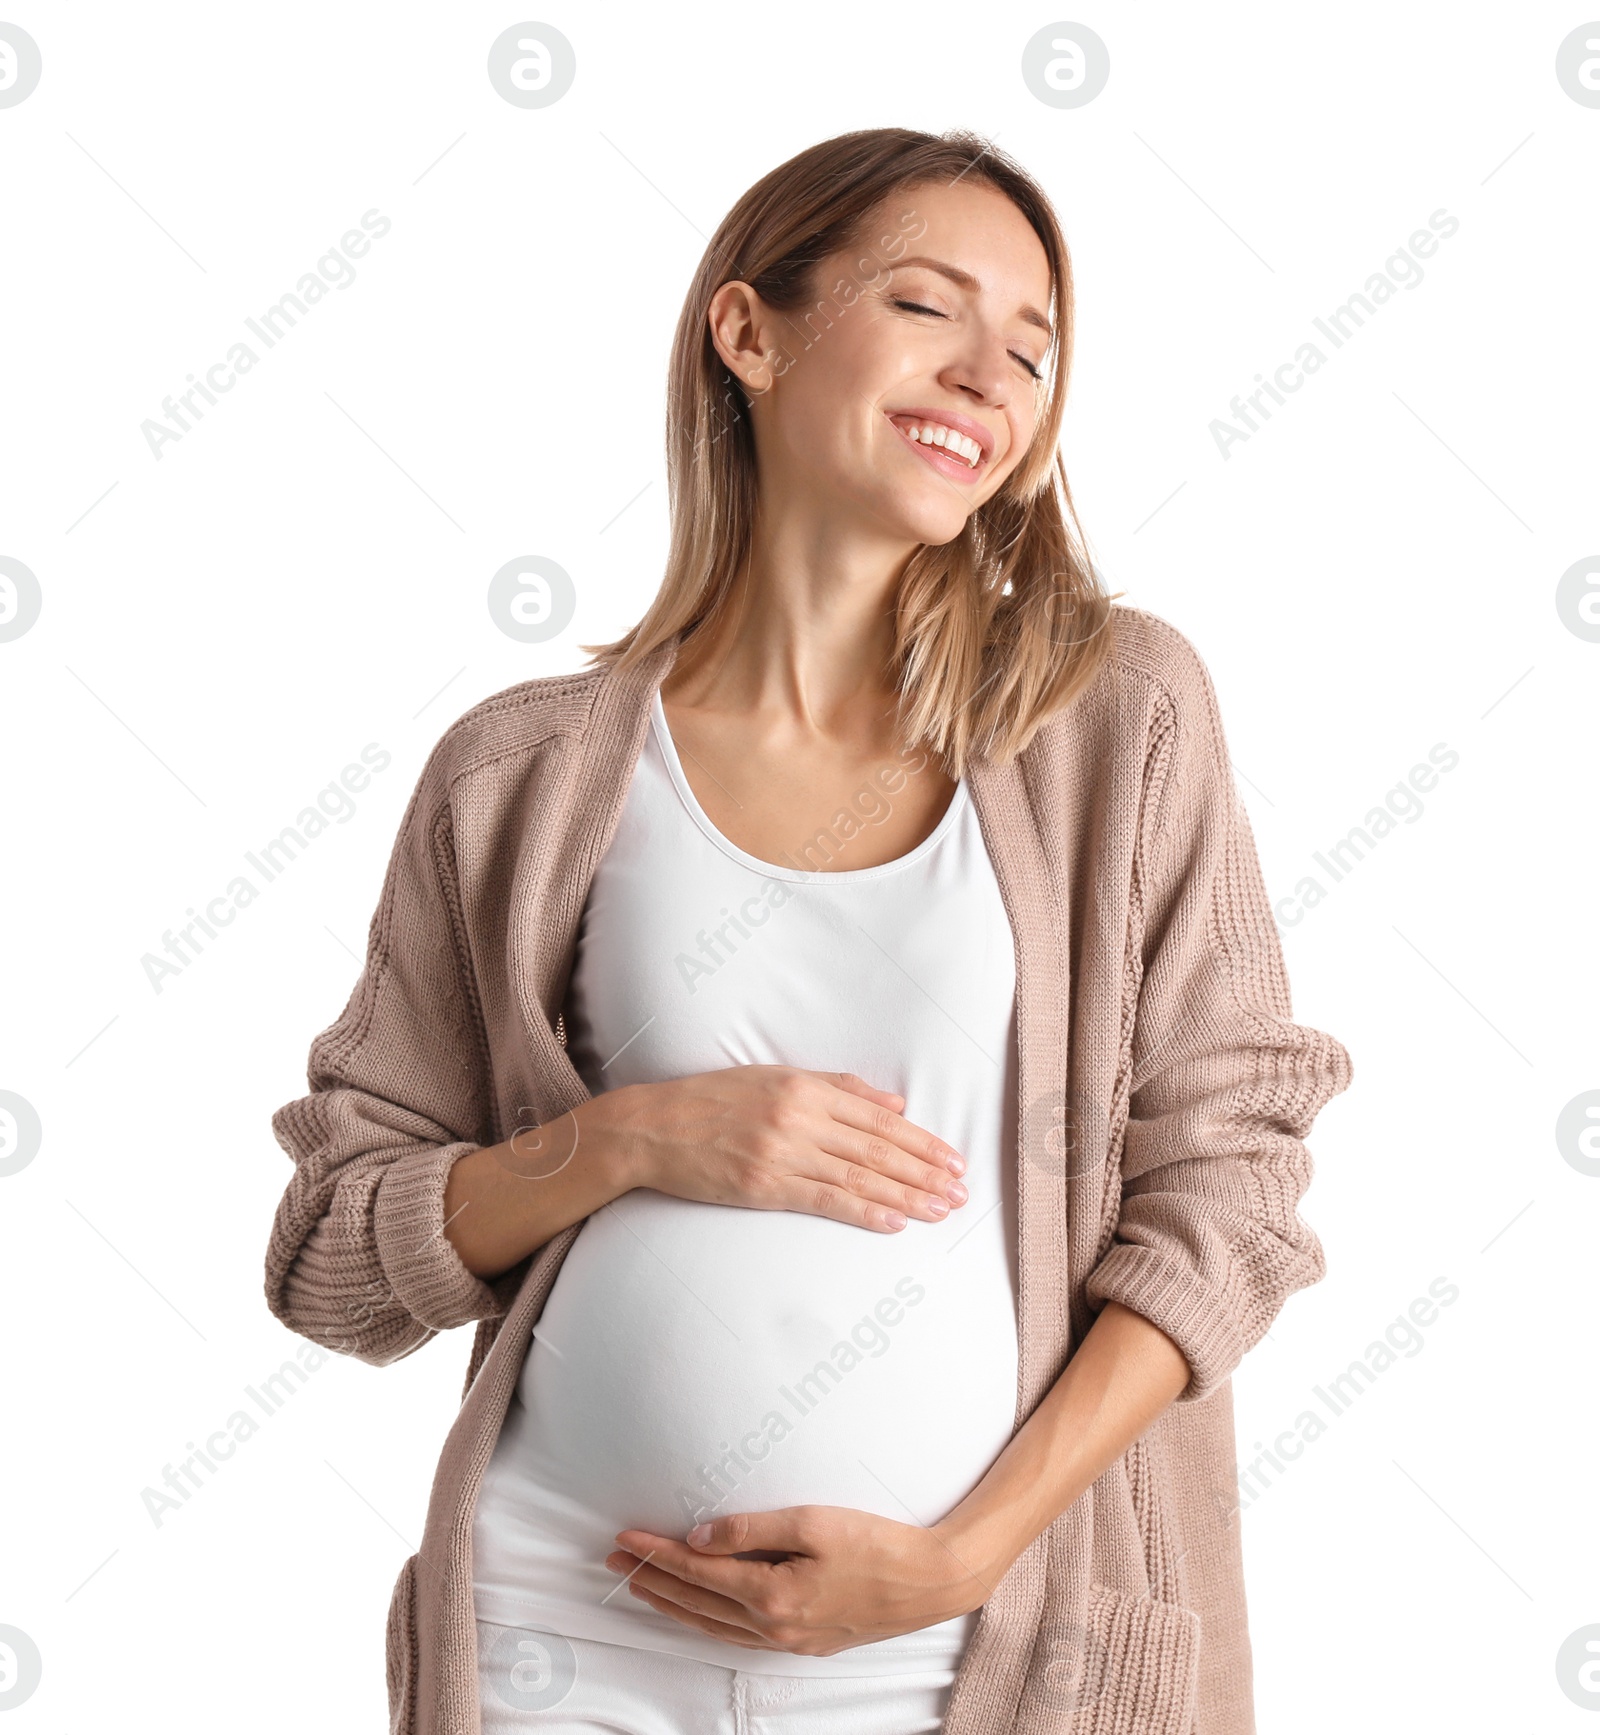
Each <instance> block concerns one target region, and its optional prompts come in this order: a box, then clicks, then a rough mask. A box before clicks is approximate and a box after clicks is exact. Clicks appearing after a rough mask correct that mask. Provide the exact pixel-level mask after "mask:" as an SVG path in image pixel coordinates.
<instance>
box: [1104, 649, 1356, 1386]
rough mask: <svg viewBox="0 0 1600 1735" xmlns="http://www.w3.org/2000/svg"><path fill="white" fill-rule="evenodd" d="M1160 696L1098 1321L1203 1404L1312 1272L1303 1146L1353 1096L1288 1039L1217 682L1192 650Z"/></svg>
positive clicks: (1177, 654)
mask: <svg viewBox="0 0 1600 1735" xmlns="http://www.w3.org/2000/svg"><path fill="white" fill-rule="evenodd" d="M1167 630H1168V631H1169V632H1172V634H1173V638H1174V639H1175V640H1176V641H1177V643H1176V645H1175V646H1174V647H1173V649H1174V655H1173V657H1172V659H1171V661H1172V664H1173V667H1172V669H1171V671H1170V678H1169V679H1168V680H1167V681H1165V682H1163V684H1162V685H1163V690H1162V694H1161V698H1160V701H1159V702H1158V704H1157V706H1156V718H1155V722H1154V724H1153V727H1152V734H1151V740H1150V745H1149V760H1148V762H1147V767H1148V769H1147V776H1148V782H1147V788H1146V798H1145V801H1146V806H1145V818H1144V823H1143V824H1142V825H1141V828H1140V843H1139V846H1138V848H1137V850H1136V855H1135V872H1134V883H1133V898H1132V921H1133V929H1134V932H1133V939H1132V942H1131V951H1132V956H1133V958H1134V968H1135V969H1136V970H1137V972H1138V977H1139V990H1138V998H1137V1002H1136V1010H1135V1015H1134V1023H1133V1033H1132V1056H1131V1063H1132V1072H1131V1077H1130V1084H1129V1107H1128V1124H1127V1131H1126V1138H1125V1141H1124V1145H1123V1154H1122V1175H1121V1181H1122V1196H1121V1205H1120V1212H1119V1216H1118V1220H1117V1223H1116V1228H1115V1234H1114V1239H1113V1241H1112V1243H1111V1245H1110V1246H1109V1247H1108V1248H1107V1249H1106V1251H1105V1253H1104V1255H1103V1257H1102V1258H1101V1259H1100V1261H1099V1262H1098V1263H1097V1265H1096V1266H1095V1268H1094V1270H1093V1271H1092V1272H1091V1274H1090V1276H1089V1280H1088V1286H1087V1293H1088V1296H1089V1299H1090V1302H1091V1303H1092V1304H1096V1305H1098V1304H1099V1303H1103V1302H1106V1301H1119V1302H1121V1303H1122V1304H1123V1305H1124V1306H1126V1307H1128V1308H1131V1309H1132V1310H1133V1311H1134V1312H1136V1313H1138V1314H1141V1315H1143V1316H1144V1317H1145V1318H1147V1319H1149V1320H1150V1321H1151V1322H1152V1323H1153V1324H1155V1325H1157V1326H1159V1327H1160V1328H1161V1330H1162V1331H1164V1332H1165V1333H1166V1334H1167V1336H1168V1337H1170V1338H1171V1339H1172V1340H1173V1342H1174V1343H1175V1344H1177V1346H1178V1348H1179V1349H1181V1350H1182V1351H1183V1353H1184V1356H1185V1357H1186V1358H1187V1360H1188V1363H1189V1370H1190V1377H1189V1382H1188V1384H1187V1385H1186V1386H1185V1388H1184V1390H1183V1391H1182V1392H1181V1393H1180V1394H1179V1400H1178V1401H1179V1402H1193V1401H1195V1400H1198V1399H1203V1398H1206V1397H1208V1396H1210V1395H1211V1393H1212V1392H1214V1391H1215V1390H1216V1389H1217V1387H1218V1386H1219V1385H1221V1384H1222V1382H1223V1381H1224V1380H1226V1379H1227V1378H1228V1376H1229V1375H1230V1374H1231V1373H1232V1372H1233V1370H1234V1369H1235V1368H1236V1367H1237V1366H1238V1364H1239V1362H1240V1360H1241V1359H1242V1358H1243V1356H1244V1354H1245V1352H1246V1351H1247V1350H1249V1349H1250V1348H1252V1347H1253V1346H1254V1345H1255V1343H1256V1342H1258V1341H1259V1339H1260V1338H1261V1337H1262V1336H1263V1335H1264V1334H1265V1332H1266V1330H1267V1328H1268V1327H1269V1326H1270V1325H1271V1323H1272V1321H1273V1319H1274V1318H1275V1317H1276V1315H1277V1313H1278V1311H1279V1310H1280V1309H1281V1308H1282V1306H1283V1304H1284V1302H1285V1301H1286V1300H1287V1299H1288V1297H1289V1296H1290V1295H1291V1294H1292V1293H1293V1292H1294V1291H1295V1290H1298V1289H1303V1288H1305V1287H1307V1286H1308V1285H1310V1284H1313V1283H1315V1282H1317V1281H1318V1280H1319V1279H1320V1278H1321V1277H1322V1276H1323V1274H1324V1270H1325V1264H1324V1258H1323V1251H1322V1246H1321V1243H1320V1242H1319V1240H1318V1238H1317V1236H1316V1234H1315V1233H1314V1232H1313V1230H1312V1229H1311V1228H1310V1227H1309V1226H1308V1225H1307V1224H1306V1223H1305V1222H1304V1221H1303V1220H1302V1219H1301V1217H1300V1216H1299V1214H1298V1210H1297V1207H1298V1205H1299V1202H1300V1198H1301V1195H1302V1194H1303V1193H1304V1192H1305V1190H1306V1188H1307V1186H1308V1185H1309V1184H1310V1180H1311V1156H1310V1152H1309V1151H1308V1150H1307V1148H1306V1145H1305V1143H1304V1140H1305V1136H1306V1134H1307V1132H1308V1131H1309V1130H1310V1127H1311V1123H1312V1121H1313V1119H1314V1118H1315V1116H1316V1114H1317V1111H1318V1110H1319V1109H1320V1108H1321V1107H1322V1106H1323V1104H1324V1103H1326V1102H1327V1101H1328V1100H1329V1099H1330V1098H1331V1097H1333V1096H1335V1095H1337V1094H1338V1093H1339V1092H1340V1091H1342V1090H1344V1089H1345V1088H1346V1087H1347V1086H1348V1085H1349V1083H1350V1081H1351V1077H1352V1067H1351V1061H1350V1056H1349V1054H1348V1053H1347V1052H1346V1050H1345V1049H1344V1047H1343V1046H1342V1045H1341V1044H1340V1043H1339V1042H1337V1041H1336V1040H1335V1039H1334V1038H1333V1037H1331V1036H1329V1035H1328V1034H1326V1033H1325V1032H1324V1031H1321V1030H1315V1029H1312V1028H1311V1027H1310V1026H1309V1025H1304V1024H1296V1023H1295V1022H1294V1021H1293V1018H1292V1014H1291V1008H1290V1000H1289V984H1288V979H1287V977H1286V975H1285V972H1284V965H1283V952H1282V947H1281V946H1280V944H1279V940H1278V931H1277V927H1276V924H1275V921H1274V918H1273V914H1272V909H1271V905H1270V903H1269V901H1268V898H1267V892H1266V887H1265V884H1264V882H1263V879H1262V874H1261V868H1260V863H1259V860H1258V858H1257V854H1256V847H1255V841H1254V837H1253V834H1252V832H1251V829H1250V821H1249V818H1248V816H1247V814H1246V812H1245V809H1244V806H1243V804H1242V802H1241V801H1240V800H1239V796H1238V792H1237V790H1236V788H1235V786H1234V781H1233V774H1232V769H1231V766H1230V763H1229V759H1228V752H1227V746H1226V742H1225V739H1224V734H1223V728H1222V722H1221V717H1220V714H1219V711H1218V707H1217V701H1216V694H1215V691H1214V689H1213V686H1212V683H1211V679H1210V675H1209V673H1208V672H1207V670H1206V668H1205V665H1204V664H1203V663H1202V661H1201V660H1200V657H1199V655H1198V653H1196V652H1195V650H1194V648H1193V646H1192V645H1190V644H1189V642H1188V640H1187V639H1184V638H1182V637H1181V635H1178V634H1177V633H1176V632H1175V630H1174V629H1170V628H1169V629H1167Z"/></svg>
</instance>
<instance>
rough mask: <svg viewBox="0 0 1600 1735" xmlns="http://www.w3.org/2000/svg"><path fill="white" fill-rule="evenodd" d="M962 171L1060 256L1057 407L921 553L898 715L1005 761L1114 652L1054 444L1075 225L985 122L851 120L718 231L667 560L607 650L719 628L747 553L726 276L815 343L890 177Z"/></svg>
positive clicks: (844, 287)
mask: <svg viewBox="0 0 1600 1735" xmlns="http://www.w3.org/2000/svg"><path fill="white" fill-rule="evenodd" d="M957 179H968V180H975V181H980V182H984V183H986V184H987V185H989V186H991V187H993V188H995V189H996V190H997V191H998V192H1000V193H1003V194H1004V195H1005V196H1006V197H1007V198H1009V199H1010V200H1011V201H1012V203H1013V204H1015V205H1016V206H1017V208H1018V209H1019V210H1020V211H1021V212H1022V214H1023V215H1024V216H1025V217H1026V218H1027V219H1028V221H1029V223H1030V224H1031V225H1032V226H1033V230H1034V233H1035V234H1036V235H1037V236H1038V237H1039V240H1040V243H1041V244H1042V246H1043V247H1044V251H1045V256H1046V258H1047V260H1048V262H1049V266H1050V281H1051V292H1052V303H1053V307H1052V310H1051V316H1052V324H1053V327H1054V336H1053V338H1052V341H1051V346H1050V351H1049V353H1048V354H1047V355H1046V357H1045V359H1044V366H1043V369H1042V371H1043V373H1044V376H1045V384H1044V386H1043V387H1042V388H1041V395H1042V398H1043V410H1042V414H1041V415H1040V417H1039V421H1038V426H1037V429H1036V431H1035V434H1034V437H1033V442H1032V445H1031V446H1030V447H1029V449H1028V452H1027V453H1026V455H1025V456H1024V458H1023V460H1022V462H1021V463H1020V464H1019V465H1018V466H1017V468H1016V470H1015V471H1013V472H1012V474H1011V475H1010V476H1009V477H1007V479H1006V481H1005V483H1004V484H1003V485H1002V487H1001V488H1000V489H999V490H997V492H996V493H995V495H994V496H993V498H991V499H990V500H988V501H986V502H985V503H984V504H983V505H982V506H980V507H979V508H978V509H977V510H976V511H975V512H973V513H972V514H971V516H970V517H969V518H968V520H967V522H966V525H965V526H964V528H963V529H962V531H961V533H960V535H958V536H957V537H956V538H955V539H954V540H953V541H951V542H948V543H945V544H943V545H941V546H937V547H936V546H931V545H924V546H922V547H920V548H918V549H917V551H916V552H915V553H914V554H913V556H912V558H911V560H910V562H909V563H908V565H907V567H906V569H905V573H904V576H903V578H902V580H901V584H900V587H899V591H898V593H897V596H896V599H895V622H894V626H895V638H894V651H893V668H892V676H893V682H894V686H895V688H896V690H897V694H898V721H899V726H900V728H901V730H902V732H903V734H904V737H905V739H906V741H907V742H908V743H909V744H912V745H921V746H924V747H926V748H928V749H930V750H932V751H933V752H934V753H936V754H937V755H939V757H940V758H941V759H942V760H943V762H944V764H945V766H946V768H947V770H948V771H949V773H950V774H951V775H952V776H959V775H961V773H962V771H963V769H964V767H965V765H966V762H967V760H968V758H969V757H970V756H973V755H978V756H982V757H986V758H990V759H993V760H995V761H996V762H999V763H1005V762H1006V761H1008V760H1009V759H1010V758H1011V757H1012V755H1014V754H1015V753H1018V752H1020V751H1021V750H1022V749H1023V748H1024V747H1026V746H1027V744H1028V742H1029V740H1030V739H1031V738H1032V736H1033V734H1034V732H1035V731H1036V730H1037V729H1038V727H1039V725H1040V724H1041V723H1043V722H1044V720H1045V719H1046V717H1048V716H1049V715H1050V714H1051V713H1052V712H1054V711H1056V710H1059V709H1060V708H1061V707H1062V706H1064V705H1066V704H1067V703H1068V702H1069V701H1070V700H1071V699H1072V698H1073V697H1074V696H1075V695H1076V694H1077V693H1078V692H1079V691H1080V690H1081V689H1082V688H1083V687H1084V686H1085V685H1086V684H1087V683H1088V682H1089V680H1090V679H1091V678H1092V677H1093V675H1094V674H1095V672H1096V671H1097V670H1098V669H1099V667H1100V666H1101V664H1102V663H1103V662H1104V660H1105V658H1106V657H1107V656H1108V655H1109V654H1110V651H1111V625H1112V609H1111V602H1112V598H1111V596H1110V595H1109V594H1108V593H1107V592H1106V591H1105V589H1104V588H1103V586H1102V585H1101V583H1100V578H1099V575H1098V574H1097V573H1096V571H1095V570H1094V568H1093V566H1092V564H1091V563H1090V560H1089V558H1088V555H1087V554H1086V552H1085V550H1084V539H1083V534H1082V528H1081V526H1080V525H1079V524H1078V519H1077V513H1076V511H1075V510H1074V508H1073V505H1072V495H1071V491H1070V489H1069V488H1068V485H1067V475H1066V467H1065V465H1064V463H1063V462H1062V459H1061V455H1060V453H1059V451H1058V450H1057V440H1058V439H1059V437H1060V430H1061V417H1062V411H1063V407H1064V405H1065V401H1066V392H1067V375H1068V371H1069V368H1070V365H1071V359H1072V266H1071V260H1070V257H1069V255H1068V252H1067V244H1066V239H1065V237H1064V236H1063V235H1062V232H1061V226H1060V223H1059V222H1058V221H1057V218H1056V215H1055V211H1054V209H1053V208H1052V206H1051V204H1050V200H1049V197H1048V196H1047V195H1046V193H1045V192H1044V189H1043V188H1042V187H1040V186H1039V184H1038V183H1037V182H1036V181H1035V180H1034V179H1033V178H1032V177H1031V176H1030V175H1029V174H1028V173H1027V172H1026V171H1025V170H1024V169H1022V168H1021V167H1020V166H1019V165H1018V164H1016V163H1015V162H1013V161H1011V159H1009V158H1008V157H1006V156H1004V155H1003V154H1002V153H1000V152H998V151H996V150H995V149H994V148H993V147H992V146H990V145H986V144H985V143H984V141H983V140H982V139H980V138H978V137H977V136H976V135H975V134H973V133H969V132H965V131H956V132H947V133H944V134H935V133H924V132H913V131H910V130H908V129H905V128H901V127H879V128H873V129H871V130H868V131H862V132H852V133H843V134H841V135H840V136H839V137H837V138H832V139H825V140H824V141H823V142H822V143H820V144H816V145H812V146H811V147H810V148H809V149H807V150H804V151H801V152H800V153H799V154H798V155H797V156H793V157H791V158H790V159H789V160H788V162H786V163H783V164H781V165H780V166H779V167H777V168H776V169H774V170H772V172H771V173H770V174H767V175H765V176H763V177H762V178H761V179H760V180H759V181H757V182H756V183H755V185H754V186H753V187H751V188H750V189H749V191H748V192H746V193H745V194H744V196H743V197H742V198H741V199H740V200H739V201H738V203H737V204H735V205H734V207H733V209H732V210H731V211H729V213H728V214H727V216H726V217H724V218H723V220H722V223H721V225H720V227H719V228H718V229H717V232H716V234H715V235H714V236H713V237H712V238H711V242H710V244H709V245H708V246H707V248H706V250H705V254H704V256H703V257H702V258H701V261H700V265H699V268H698V270H697V271H696V272H695V276H694V281H693V283H691V284H690V286H689V292H688V295H687V296H686V297H685V299H684V303H683V311H682V313H681V314H680V315H679V319H678V327H677V332H676V335H675V337H674V339H673V345H672V360H671V366H670V371H669V376H668V411H667V482H668V490H669V498H670V504H671V519H672V525H671V542H670V546H669V550H668V554H667V563H666V571H665V574H664V576H663V578H662V582H661V587H660V589H659V591H658V592H657V594H656V597H655V600H654V601H653V602H652V603H651V605H650V607H649V609H648V610H647V611H646V612H645V615H644V617H643V618H642V619H641V620H640V621H639V623H638V625H637V626H635V627H633V628H632V629H631V630H630V631H628V632H627V633H625V634H623V636H622V637H621V638H620V639H617V640H615V641H614V642H613V643H611V644H607V645H585V646H583V647H582V648H583V649H584V650H585V651H588V652H589V653H590V654H591V656H592V657H593V659H594V661H595V662H597V663H601V664H605V665H609V666H611V667H614V668H617V669H623V668H627V667H629V666H630V665H632V664H634V663H636V662H638V661H639V660H641V659H642V658H644V657H646V656H648V655H650V654H651V653H652V652H654V651H655V650H656V649H657V648H658V647H660V646H661V645H663V644H665V643H666V642H667V641H668V640H670V639H673V638H675V637H677V636H678V635H679V634H682V635H684V638H685V642H687V640H688V638H690V637H693V636H694V635H696V634H699V633H701V632H705V631H707V630H708V629H709V628H710V627H711V625H712V624H713V623H714V622H715V621H717V620H718V619H719V617H720V615H721V613H722V611H723V609H724V608H725V606H726V604H727V603H728V600H729V598H730V597H731V596H732V594H733V591H734V586H735V581H736V579H737V577H738V574H739V572H740V569H741V567H742V566H743V565H744V562H745V560H746V558H747V556H748V554H749V551H750V547H751V537H752V533H753V529H754V524H755V515H756V505H757V472H756V452H755V440H754V436H753V433H752V430H751V424H750V418H749V416H748V414H747V413H746V412H747V411H748V408H749V402H748V399H747V398H746V396H745V394H744V390H743V387H742V386H741V385H740V383H739V382H738V381H736V380H735V379H734V377H733V376H732V374H731V373H730V372H729V371H728V369H727V368H726V367H725V366H724V364H723V362H722V358H721V357H720V356H719V355H718V354H717V351H716V348H715V346H714V345H713V343H712V341H711V333H710V330H709V325H708V320H707V310H708V308H709V305H710V302H711V298H712V296H713V295H714V294H715V293H716V291H717V289H718V288H719V287H720V286H721V285H722V284H724V283H728V282H732V281H735V280H737V281H742V282H745V283H748V284H750V285H751V287H752V288H754V289H755V290H756V291H757V292H758V293H759V294H760V295H761V297H762V298H763V299H764V300H765V301H766V302H767V303H768V304H769V305H770V306H773V307H775V308H778V309H779V310H781V311H784V312H786V313H790V314H792V315H795V316H796V324H795V330H796V333H797V335H798V336H799V337H800V338H801V339H802V340H803V342H804V344H805V347H809V345H810V343H811V342H812V341H814V340H815V339H814V336H812V335H808V332H809V331H813V330H814V327H813V324H812V322H814V321H815V320H816V319H818V318H820V319H821V320H822V322H823V325H824V327H826V326H828V325H831V323H832V320H831V318H830V317H829V313H830V311H831V312H833V313H839V312H840V311H842V308H841V305H840V302H839V300H838V299H837V298H838V297H839V295H840V292H841V291H847V292H848V291H850V289H851V284H850V281H849V280H848V279H841V281H840V282H839V283H838V284H836V285H835V286H834V288H833V290H832V292H831V294H830V293H824V294H821V295H819V294H818V293H817V284H816V282H815V278H816V273H817V269H818V267H819V265H820V264H821V263H822V262H823V261H824V260H825V259H826V258H827V257H828V256H829V255H831V254H834V253H837V252H840V251H842V250H844V249H846V248H849V247H851V246H852V244H853V243H856V242H857V240H858V238H859V237H860V236H861V233H862V230H863V225H864V224H865V223H866V221H867V219H868V218H869V217H871V216H872V215H873V214H874V213H876V212H877V211H878V209H879V207H880V206H881V205H882V204H883V203H884V201H885V200H886V199H888V198H890V197H891V196H893V195H894V194H896V193H899V192H905V191H908V190H910V189H911V188H913V187H917V186H925V185H928V184H931V183H935V182H946V183H948V182H952V181H955V180H957ZM885 244H886V245H887V242H886V243H885ZM862 263H863V264H866V263H867V261H866V260H865V259H864V260H863V261H862ZM879 268H880V269H881V266H880V267H879ZM854 299H855V297H854V295H853V294H850V295H849V296H848V299H846V300H844V301H843V307H848V306H849V305H850V304H851V302H852V301H853V300H854ZM802 310H806V311H804V313H802ZM802 321H803V326H804V329H803V328H802V323H801V322H802ZM1118 594H1120V593H1118Z"/></svg>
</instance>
